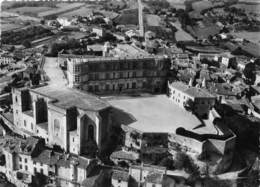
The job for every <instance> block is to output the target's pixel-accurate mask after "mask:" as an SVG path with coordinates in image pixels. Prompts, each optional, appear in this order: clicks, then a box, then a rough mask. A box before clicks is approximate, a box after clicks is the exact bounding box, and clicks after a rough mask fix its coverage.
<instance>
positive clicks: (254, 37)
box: [230, 31, 260, 43]
mask: <svg viewBox="0 0 260 187" xmlns="http://www.w3.org/2000/svg"><path fill="white" fill-rule="evenodd" d="M230 34H231V35H233V36H236V37H239V38H245V39H246V40H249V41H251V42H254V43H260V32H247V31H241V32H235V33H234V32H233V33H230Z"/></svg>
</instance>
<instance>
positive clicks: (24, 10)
mask: <svg viewBox="0 0 260 187" xmlns="http://www.w3.org/2000/svg"><path fill="white" fill-rule="evenodd" d="M52 9H54V8H51V7H19V8H14V9H10V10H8V12H15V13H18V14H35V15H37V14H38V13H39V12H45V11H48V10H52Z"/></svg>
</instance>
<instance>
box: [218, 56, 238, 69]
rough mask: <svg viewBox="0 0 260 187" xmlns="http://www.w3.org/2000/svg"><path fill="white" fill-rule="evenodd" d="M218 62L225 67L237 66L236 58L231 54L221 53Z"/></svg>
mask: <svg viewBox="0 0 260 187" xmlns="http://www.w3.org/2000/svg"><path fill="white" fill-rule="evenodd" d="M219 59H220V63H221V64H223V65H224V66H226V67H234V68H235V67H237V63H236V58H235V57H234V56H232V55H225V54H223V55H221V56H220V57H219Z"/></svg>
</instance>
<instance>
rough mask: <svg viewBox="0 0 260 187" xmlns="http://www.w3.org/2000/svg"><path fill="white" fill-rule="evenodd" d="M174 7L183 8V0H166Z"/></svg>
mask: <svg viewBox="0 0 260 187" xmlns="http://www.w3.org/2000/svg"><path fill="white" fill-rule="evenodd" d="M167 1H168V3H170V5H171V6H172V7H174V8H176V9H185V4H184V3H185V0H167Z"/></svg>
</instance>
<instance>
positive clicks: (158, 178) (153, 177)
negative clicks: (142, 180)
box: [146, 172, 163, 184]
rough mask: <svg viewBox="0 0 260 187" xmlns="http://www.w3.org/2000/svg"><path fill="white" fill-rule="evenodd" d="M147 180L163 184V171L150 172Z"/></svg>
mask: <svg viewBox="0 0 260 187" xmlns="http://www.w3.org/2000/svg"><path fill="white" fill-rule="evenodd" d="M146 182H149V183H153V184H162V182H163V173H160V172H149V174H148V175H147V177H146Z"/></svg>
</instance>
